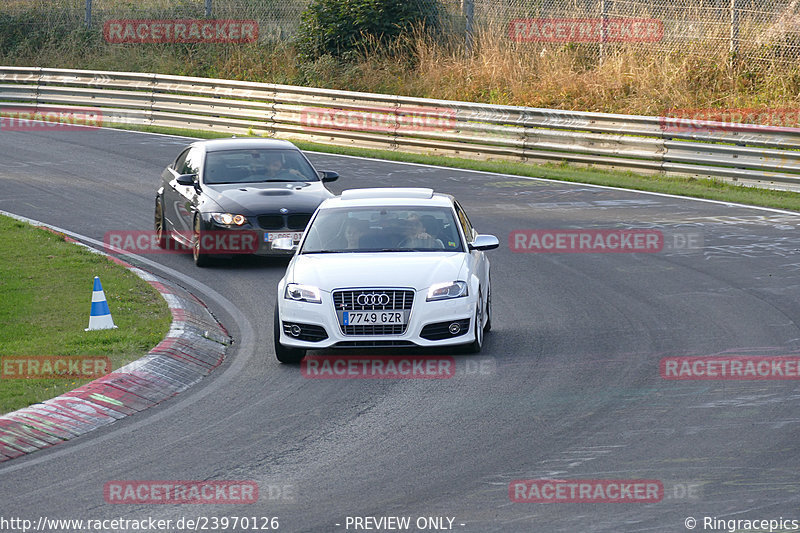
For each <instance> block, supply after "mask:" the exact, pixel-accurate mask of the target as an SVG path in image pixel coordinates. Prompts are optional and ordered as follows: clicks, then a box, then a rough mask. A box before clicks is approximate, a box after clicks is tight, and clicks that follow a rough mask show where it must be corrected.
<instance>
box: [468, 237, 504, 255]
mask: <svg viewBox="0 0 800 533" xmlns="http://www.w3.org/2000/svg"><path fill="white" fill-rule="evenodd" d="M498 246H500V241H498V240H497V237H495V236H494V235H478V236H477V237H475V240H474V241H472V242H471V243H470V245H469V249H470V250H481V251H485V250H494V249H495V248H497V247H498Z"/></svg>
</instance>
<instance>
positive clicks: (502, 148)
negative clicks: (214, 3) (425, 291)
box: [0, 67, 800, 189]
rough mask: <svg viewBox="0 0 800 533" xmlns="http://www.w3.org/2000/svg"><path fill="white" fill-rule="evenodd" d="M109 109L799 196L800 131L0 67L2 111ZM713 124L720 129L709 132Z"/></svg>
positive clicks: (153, 121)
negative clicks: (727, 183)
mask: <svg viewBox="0 0 800 533" xmlns="http://www.w3.org/2000/svg"><path fill="white" fill-rule="evenodd" d="M54 106H62V107H63V108H65V109H69V108H70V107H83V108H86V107H89V108H92V109H100V110H101V111H102V122H103V123H120V122H121V123H133V124H138V125H150V126H166V127H177V128H190V129H198V130H211V131H221V132H228V133H231V134H247V133H251V134H255V135H264V136H271V137H280V138H288V139H299V140H307V141H316V142H321V143H327V144H338V145H349V146H359V147H368V148H380V149H389V150H399V151H406V152H418V153H427V154H440V155H448V156H457V157H468V158H480V159H508V160H515V161H530V162H536V163H543V162H561V161H566V162H568V163H571V164H575V165H581V166H595V167H601V168H611V169H622V170H633V171H637V172H645V173H663V174H669V175H684V176H685V175H690V176H699V177H716V178H720V179H725V180H731V181H737V182H740V183H744V184H750V185H759V186H763V187H771V188H790V189H791V188H798V187H800V129H798V128H767V127H763V126H755V125H748V124H732V123H727V124H725V125H724V127H718V125H717V127H709V128H705V127H701V126H702V124H704V123H702V122H699V121H693V122H692V127H690V128H687V127H684V126H680V127H671V126H670V120H672V119H670V118H669V117H646V116H634V115H616V114H606V113H585V112H580V111H560V110H553V109H536V108H528V107H512V106H495V105H487V104H478V103H469V102H453V101H446V100H433V99H425V98H410V97H404V96H391V95H381V94H371V93H356V92H349V91H334V90H329V89H317V88H309V87H295V86H288V85H273V84H267V83H251V82H243V81H233V80H216V79H207V78H192V77H186V76H167V75H161V74H139V73H130V72H100V71H97V72H95V71H84V70H64V69H49V68H38V67H0V107H1V108H2V112H3V113H5V114H6V115H9V114H13V113H14V112H15V110H16V111H19V110H24V111H30V110H32V109H33V110H35V109H38V108H53V107H54ZM707 124H712V126H713V123H707Z"/></svg>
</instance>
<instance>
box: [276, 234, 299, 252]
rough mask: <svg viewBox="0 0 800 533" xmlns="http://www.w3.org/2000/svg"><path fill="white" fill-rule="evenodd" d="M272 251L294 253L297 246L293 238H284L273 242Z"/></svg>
mask: <svg viewBox="0 0 800 533" xmlns="http://www.w3.org/2000/svg"><path fill="white" fill-rule="evenodd" d="M272 249H273V250H278V251H281V252H294V251H295V250H297V244H295V243H294V241H293V240H292V238H291V237H283V238H280V239H275V240H274V241H272Z"/></svg>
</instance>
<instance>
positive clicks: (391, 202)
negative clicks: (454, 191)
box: [319, 187, 453, 209]
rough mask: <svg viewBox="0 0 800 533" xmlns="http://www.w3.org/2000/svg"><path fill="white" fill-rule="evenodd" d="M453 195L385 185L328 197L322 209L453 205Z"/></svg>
mask: <svg viewBox="0 0 800 533" xmlns="http://www.w3.org/2000/svg"><path fill="white" fill-rule="evenodd" d="M452 205H453V197H452V196H450V195H449V194H441V193H436V192H434V191H433V189H424V188H403V187H384V188H371V189H348V190H346V191H344V192H342V194H341V195H340V196H336V197H334V198H328V199H327V200H325V201H324V202H322V204H321V205H320V206H319V207H320V209H331V208H337V207H380V206H387V207H390V206H391V207H402V206H408V207H412V206H413V207H424V206H430V207H451V206H452Z"/></svg>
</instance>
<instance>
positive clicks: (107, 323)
mask: <svg viewBox="0 0 800 533" xmlns="http://www.w3.org/2000/svg"><path fill="white" fill-rule="evenodd" d="M116 327H117V326H115V325H114V320H113V319H112V318H111V310H110V309H109V308H108V302H107V301H106V294H105V293H104V292H103V286H102V285H101V284H100V278H99V277H97V276H95V277H94V289H92V312H91V314H90V315H89V327H88V328H86V329H85V330H84V331H92V330H95V329H114V328H116Z"/></svg>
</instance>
